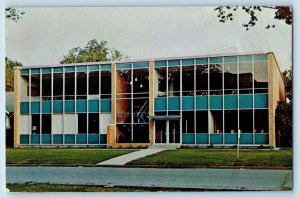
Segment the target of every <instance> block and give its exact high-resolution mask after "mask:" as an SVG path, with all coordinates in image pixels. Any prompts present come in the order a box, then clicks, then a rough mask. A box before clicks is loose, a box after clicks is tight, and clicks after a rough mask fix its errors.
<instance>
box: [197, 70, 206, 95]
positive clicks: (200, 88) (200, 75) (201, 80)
mask: <svg viewBox="0 0 300 198" xmlns="http://www.w3.org/2000/svg"><path fill="white" fill-rule="evenodd" d="M207 92H208V65H197V66H196V94H197V95H207V94H208V93H207Z"/></svg>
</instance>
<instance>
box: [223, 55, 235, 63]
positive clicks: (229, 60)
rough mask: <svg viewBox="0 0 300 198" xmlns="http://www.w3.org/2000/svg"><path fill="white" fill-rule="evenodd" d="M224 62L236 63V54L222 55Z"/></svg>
mask: <svg viewBox="0 0 300 198" xmlns="http://www.w3.org/2000/svg"><path fill="white" fill-rule="evenodd" d="M224 62H225V63H236V62H237V56H225V57H224Z"/></svg>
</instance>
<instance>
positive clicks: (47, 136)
mask: <svg viewBox="0 0 300 198" xmlns="http://www.w3.org/2000/svg"><path fill="white" fill-rule="evenodd" d="M42 144H51V135H50V134H42Z"/></svg>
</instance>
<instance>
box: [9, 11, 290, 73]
mask: <svg viewBox="0 0 300 198" xmlns="http://www.w3.org/2000/svg"><path fill="white" fill-rule="evenodd" d="M213 9H214V7H201V6H198V7H196V6H194V7H81V8H78V7H77V8H74V7H73V8H63V7H60V8H57V7H56V8H54V7H52V8H22V10H23V11H25V15H23V17H22V19H21V20H19V21H18V22H17V23H16V22H12V21H9V20H6V34H5V41H6V56H7V57H8V58H10V59H12V60H16V61H18V62H21V63H22V64H23V65H51V64H58V63H59V61H60V60H62V58H63V56H64V55H66V54H67V52H68V50H70V49H71V48H74V47H77V46H79V47H84V46H85V45H86V44H87V42H88V41H90V40H92V39H97V40H98V41H100V40H105V41H107V42H108V45H109V46H110V47H111V48H115V49H117V50H120V51H121V52H122V53H123V54H125V55H127V56H129V57H130V59H148V58H161V57H178V56H180V57H182V56H194V55H201V56H202V55H215V54H240V53H252V52H271V51H272V52H274V53H275V56H276V58H277V61H278V62H279V65H280V67H281V69H282V70H285V69H288V68H290V67H291V65H292V26H290V25H287V24H285V23H284V22H283V21H277V20H275V21H274V19H273V17H274V11H273V10H270V9H264V11H263V12H261V13H259V14H258V17H259V22H258V24H257V25H256V26H255V27H253V28H251V29H250V30H249V31H246V30H245V28H243V27H241V24H243V23H245V22H247V21H248V20H249V16H247V15H245V14H243V13H236V14H235V15H234V16H235V17H234V20H233V21H229V22H227V23H220V22H219V21H218V18H217V17H216V16H217V12H215V11H214V10H213ZM273 23H275V24H276V28H274V29H265V26H266V25H267V24H273Z"/></svg>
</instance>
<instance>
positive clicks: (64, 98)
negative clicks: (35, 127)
mask: <svg viewBox="0 0 300 198" xmlns="http://www.w3.org/2000/svg"><path fill="white" fill-rule="evenodd" d="M65 84H66V70H65V67H63V126H62V130H63V131H62V140H63V143H64V139H65V102H66V87H65ZM52 144H53V142H52Z"/></svg>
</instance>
